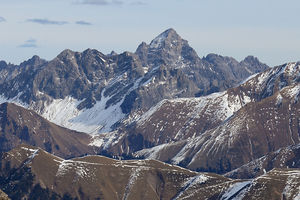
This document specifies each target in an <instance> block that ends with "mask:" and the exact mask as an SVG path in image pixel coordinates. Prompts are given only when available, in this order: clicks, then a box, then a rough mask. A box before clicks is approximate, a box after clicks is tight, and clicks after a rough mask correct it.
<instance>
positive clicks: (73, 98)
mask: <svg viewBox="0 0 300 200" xmlns="http://www.w3.org/2000/svg"><path fill="white" fill-rule="evenodd" d="M0 66H1V67H0V78H1V80H0V94H1V98H0V103H3V102H14V103H17V104H18V105H22V106H23V107H25V108H28V109H32V110H34V111H36V112H37V113H38V114H40V115H42V116H43V117H45V118H46V119H48V120H50V121H51V122H54V123H56V124H58V125H60V126H63V127H66V128H69V129H72V130H76V131H79V132H86V133H89V134H98V133H107V132H110V131H114V130H116V129H117V128H119V127H122V126H125V125H127V124H128V122H130V120H131V117H130V116H132V115H133V113H135V114H136V113H140V114H141V113H144V112H146V111H147V110H149V109H150V108H151V107H152V106H154V105H156V104H157V103H158V102H160V101H161V100H163V99H174V98H179V97H181V98H183V97H197V96H203V95H207V94H211V93H213V92H219V91H224V90H226V89H228V88H231V87H234V86H236V85H238V84H239V83H240V82H241V81H243V80H244V79H245V78H247V77H249V76H250V75H252V74H254V73H257V72H261V71H264V70H266V69H267V68H268V66H267V65H265V64H262V63H261V62H259V61H258V59H257V58H254V57H252V56H249V57H247V58H245V59H244V60H243V61H241V62H238V61H236V60H235V59H233V58H230V57H223V56H220V55H215V54H210V55H208V56H207V57H204V58H202V59H201V58H199V57H198V55H197V54H196V52H195V51H194V50H193V48H192V47H190V46H189V44H188V42H187V41H186V40H184V39H182V38H181V37H180V36H179V35H178V34H177V33H176V31H175V30H173V29H168V30H166V31H165V32H163V33H162V34H160V35H159V36H157V37H156V38H155V39H154V40H152V41H151V43H150V44H149V45H148V44H146V43H142V44H141V45H139V47H138V48H137V50H136V52H135V53H130V52H124V53H122V54H116V53H112V54H109V55H104V54H103V53H101V52H99V51H97V50H93V49H87V50H85V51H84V52H81V53H80V52H73V51H71V50H64V51H63V52H61V53H60V54H59V55H58V56H57V57H56V58H54V59H53V60H51V61H44V60H42V59H40V58H39V57H38V56H34V57H33V58H31V59H30V60H28V61H25V62H23V63H22V64H20V65H19V66H15V65H9V64H6V63H5V62H1V65H0Z"/></svg>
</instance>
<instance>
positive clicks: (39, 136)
mask: <svg viewBox="0 0 300 200" xmlns="http://www.w3.org/2000/svg"><path fill="white" fill-rule="evenodd" d="M90 141H91V137H90V136H89V135H88V134H86V133H79V132H76V131H72V130H68V129H66V128H63V127H60V126H57V125H55V124H53V123H51V122H49V121H48V120H46V119H44V118H42V117H41V116H39V115H38V114H36V113H35V112H34V111H31V110H26V109H24V108H22V107H19V106H16V105H15V104H11V103H4V104H1V105H0V152H6V151H9V150H11V149H13V148H15V147H16V146H18V145H20V144H30V145H34V146H38V147H41V148H43V149H45V150H46V151H48V152H50V153H54V154H55V155H58V156H62V157H64V158H68V157H74V156H80V155H85V154H94V153H95V152H94V150H95V151H96V150H97V149H96V148H93V147H91V146H88V144H89V143H90Z"/></svg>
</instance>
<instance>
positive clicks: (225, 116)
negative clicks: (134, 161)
mask: <svg viewBox="0 0 300 200" xmlns="http://www.w3.org/2000/svg"><path fill="white" fill-rule="evenodd" d="M299 74H300V63H289V64H286V65H282V66H278V67H275V68H272V69H269V70H267V71H265V72H263V73H260V74H258V75H256V76H255V77H253V78H251V79H250V80H248V81H247V82H245V83H244V84H242V85H240V86H238V87H236V88H232V89H228V90H227V91H226V92H223V93H217V94H212V95H210V96H206V97H200V98H196V99H195V98H190V99H177V100H165V101H163V102H161V103H160V104H158V105H157V106H156V107H154V108H152V109H150V110H149V112H147V113H145V114H144V115H142V116H141V117H138V118H137V119H136V122H135V123H134V124H133V125H132V126H131V127H129V129H128V131H127V132H126V130H125V131H124V132H126V134H125V135H122V139H119V140H118V141H117V142H116V143H114V144H115V145H112V147H111V151H112V152H114V153H119V154H122V153H124V152H125V153H132V152H136V151H138V150H140V151H139V152H137V153H136V154H135V155H136V156H141V157H146V158H154V159H159V160H162V161H167V162H171V163H174V164H180V165H182V166H185V167H188V168H190V169H195V170H200V171H213V172H218V173H225V172H228V171H231V170H233V169H235V168H237V167H240V166H242V165H244V164H246V163H248V162H250V161H252V160H255V159H258V158H260V157H262V156H264V155H266V154H267V153H269V152H273V151H276V150H278V149H280V148H283V147H286V146H289V145H296V144H298V143H300V139H299V132H300V129H299V121H300V116H299V113H300V107H299V95H300V94H299V93H300V87H299V80H300V79H299ZM133 138H134V140H133ZM136 141H138V142H136ZM145 148H150V149H145Z"/></svg>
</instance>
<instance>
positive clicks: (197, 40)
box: [0, 0, 300, 66]
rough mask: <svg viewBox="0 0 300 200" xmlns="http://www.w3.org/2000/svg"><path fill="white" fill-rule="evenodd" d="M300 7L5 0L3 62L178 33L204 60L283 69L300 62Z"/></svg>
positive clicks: (188, 0)
mask: <svg viewBox="0 0 300 200" xmlns="http://www.w3.org/2000/svg"><path fill="white" fill-rule="evenodd" d="M299 6H300V2H297V1H296V0H287V1H284V2H283V1H280V0H274V1H272V2H271V3H270V2H269V1H267V0H260V1H258V0H253V1H251V2H241V1H239V0H227V1H224V0H220V1H216V0H212V1H207V0H165V1H158V0H147V1H146V0H143V1H142V0H127V1H125V0H52V1H50V0H43V1H38V0H27V1H26V2H24V1H21V0H10V1H5V0H0V27H1V30H2V31H1V32H0V36H1V37H0V45H1V48H0V60H5V61H6V62H11V63H14V64H19V63H21V62H22V61H24V60H27V59H29V58H31V57H32V56H33V55H38V56H40V57H41V58H44V59H46V60H51V59H53V58H54V57H56V56H57V55H58V54H59V53H60V52H61V51H63V50H64V49H71V50H73V51H83V50H85V49H88V48H93V49H97V50H98V51H101V52H102V53H104V54H108V53H110V52H111V51H116V52H117V53H122V52H124V51H130V52H134V51H135V50H136V48H137V47H138V45H139V44H140V43H141V42H143V41H144V42H146V43H150V42H151V40H152V39H154V38H155V37H156V36H157V35H159V34H160V33H161V32H163V31H165V30H166V29H168V28H173V29H175V30H176V31H177V33H178V34H179V35H180V36H181V37H182V38H184V39H186V40H188V41H189V44H190V46H191V47H193V48H194V49H195V50H196V52H197V53H198V55H199V57H203V56H206V55H207V54H209V53H216V54H220V55H223V56H230V57H233V58H235V59H237V60H238V61H241V60H243V59H244V58H245V57H246V56H248V55H253V56H255V57H258V58H259V59H260V60H261V62H264V63H266V64H268V65H270V66H274V65H280V64H284V63H286V62H296V61H299V60H300V56H299V52H300V37H299V36H300V27H299V26H297V23H298V22H297V20H298V19H299V18H300V14H299V12H298V11H297V9H298V8H299Z"/></svg>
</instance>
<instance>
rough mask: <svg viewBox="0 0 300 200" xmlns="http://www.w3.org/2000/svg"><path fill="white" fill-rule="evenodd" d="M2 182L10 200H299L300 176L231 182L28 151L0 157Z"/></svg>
mask: <svg viewBox="0 0 300 200" xmlns="http://www.w3.org/2000/svg"><path fill="white" fill-rule="evenodd" d="M0 176H1V177H0V188H1V189H2V190H3V191H5V192H6V193H7V194H8V195H9V197H11V198H12V199H21V198H28V199H41V198H42V199H76V198H77V199H266V198H268V199H280V198H284V199H297V198H299V192H300V191H299V187H300V183H299V182H298V181H296V180H299V178H300V171H299V170H287V169H285V170H284V169H274V170H272V171H270V172H269V173H266V174H264V175H263V176H260V177H258V178H255V179H252V180H232V179H229V178H225V177H223V176H220V175H215V174H210V173H196V172H192V171H189V170H186V169H183V168H179V167H176V166H172V165H168V164H164V163H161V162H159V161H154V160H144V161H141V160H134V161H117V160H112V159H109V158H105V157H102V156H86V157H80V158H74V159H71V160H64V159H62V158H59V157H56V156H53V155H51V154H49V153H47V152H45V151H43V150H42V149H39V148H34V147H30V146H19V147H18V148H16V149H14V150H12V151H10V152H7V153H4V154H3V155H2V159H1V168H0ZM297 195H298V196H297Z"/></svg>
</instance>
